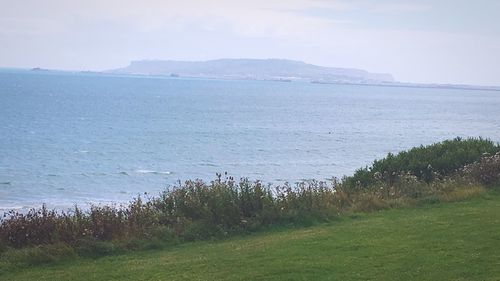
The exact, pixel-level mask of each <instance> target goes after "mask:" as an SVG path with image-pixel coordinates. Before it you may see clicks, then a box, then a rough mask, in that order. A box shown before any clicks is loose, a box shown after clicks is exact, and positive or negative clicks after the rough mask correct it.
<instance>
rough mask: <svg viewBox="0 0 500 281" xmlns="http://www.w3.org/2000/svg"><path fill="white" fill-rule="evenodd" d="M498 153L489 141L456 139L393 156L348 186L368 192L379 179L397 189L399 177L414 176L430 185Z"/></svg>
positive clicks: (361, 173) (376, 163)
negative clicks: (395, 184)
mask: <svg viewBox="0 0 500 281" xmlns="http://www.w3.org/2000/svg"><path fill="white" fill-rule="evenodd" d="M498 151H500V146H499V145H498V144H495V143H494V142H492V141H490V140H487V139H483V138H468V139H462V138H455V139H453V140H446V141H443V142H439V143H435V144H432V145H428V146H420V147H415V148H412V149H410V150H408V151H403V152H400V153H398V154H396V155H394V154H392V153H389V154H388V155H387V157H385V158H383V159H380V160H375V161H374V162H373V164H372V165H371V166H370V167H366V168H362V169H359V170H357V171H356V172H355V173H354V175H353V176H352V177H347V178H346V179H345V182H346V184H347V185H348V186H349V187H350V188H356V187H361V188H364V187H367V186H370V185H373V184H375V183H376V181H377V179H376V176H378V177H379V178H380V179H381V180H383V181H384V182H385V183H386V184H387V185H393V184H394V183H395V182H396V181H397V179H398V176H399V175H401V174H404V173H410V174H411V175H414V176H416V177H417V178H418V179H419V180H422V181H425V182H427V183H429V182H431V181H433V180H434V179H436V178H437V177H445V176H449V175H452V174H453V173H455V172H456V171H457V170H458V169H460V168H462V167H463V166H465V165H467V164H471V163H474V162H475V161H478V160H479V159H481V157H482V156H483V155H484V154H485V153H488V154H490V155H492V154H495V153H496V152H498Z"/></svg>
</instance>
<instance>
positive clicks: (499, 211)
mask: <svg viewBox="0 0 500 281" xmlns="http://www.w3.org/2000/svg"><path fill="white" fill-rule="evenodd" d="M0 280H500V193H499V192H489V193H487V194H486V195H482V196H481V197H480V198H475V199H471V200H467V201H463V202H456V203H442V204H431V205H426V206H423V207H419V208H412V209H398V210H396V209H394V210H388V211H381V212H377V213H372V214H359V215H352V216H349V217H345V218H342V219H339V220H337V221H334V222H331V223H327V224H321V225H316V226H312V227H304V228H275V229H272V230H269V231H264V232H260V233H256V234H252V235H247V236H239V237H234V238H231V239H228V240H224V241H215V242H196V243H188V244H183V245H179V246H175V247H172V248H169V249H165V250H154V251H142V252H134V253H128V254H126V255H118V256H108V257H103V258H99V259H84V258H78V259H76V260H70V261H67V262H62V263H57V264H52V265H42V266H35V267H28V268H19V269H15V270H9V271H7V272H2V273H0Z"/></svg>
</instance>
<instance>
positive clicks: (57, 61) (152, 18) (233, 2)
mask: <svg viewBox="0 0 500 281" xmlns="http://www.w3.org/2000/svg"><path fill="white" fill-rule="evenodd" d="M218 58H260V59H265V58H286V59H294V60H300V61H305V62H308V63H312V64H317V65H322V66H332V67H350V68H360V69H365V70H368V71H370V72H383V73H391V74H393V76H394V77H395V79H396V80H398V81H404V82H424V83H454V84H477V85H497V86H498V85H500V1H498V0H475V1H471V0H421V1H407V0H399V1H397V0H350V1H349V0H286V1H285V0H281V1H276V0H252V1H237V0H220V1H208V0H204V1H203V0H181V1H179V0H177V1H170V0H164V1H160V0H86V1H79V0H15V1H12V0H0V67H18V68H31V67H42V68H50V69H63V70H93V71H101V70H109V69H114V68H119V67H124V66H126V65H128V64H129V62H130V61H131V60H142V59H171V60H210V59H218Z"/></svg>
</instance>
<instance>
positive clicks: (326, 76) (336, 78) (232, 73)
mask: <svg viewBox="0 0 500 281" xmlns="http://www.w3.org/2000/svg"><path fill="white" fill-rule="evenodd" d="M111 72H112V73H122V74H145V75H179V76H190V77H210V78H242V79H283V78H285V79H297V80H309V81H323V82H393V81H394V78H393V77H392V75H391V74H381V73H370V72H368V71H365V70H360V69H351V68H335V67H323V66H317V65H312V64H307V63H304V62H300V61H293V60H282V59H265V60H261V59H219V60H210V61H170V60H167V61H161V60H141V61H132V62H131V63H130V65H129V66H127V67H124V68H120V69H116V70H112V71H111Z"/></svg>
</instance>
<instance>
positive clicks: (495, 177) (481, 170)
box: [462, 152, 500, 185]
mask: <svg viewBox="0 0 500 281" xmlns="http://www.w3.org/2000/svg"><path fill="white" fill-rule="evenodd" d="M462 172H463V173H464V174H465V175H466V176H468V177H470V178H471V179H472V180H474V181H476V182H479V183H481V184H484V185H494V184H499V183H500V152H497V153H496V154H495V155H493V156H489V155H484V157H482V158H481V159H480V160H479V161H477V162H475V163H472V164H469V165H467V166H465V167H464V168H463V169H462Z"/></svg>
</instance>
